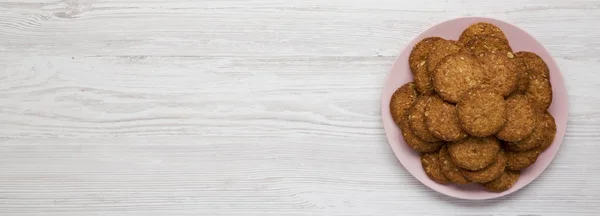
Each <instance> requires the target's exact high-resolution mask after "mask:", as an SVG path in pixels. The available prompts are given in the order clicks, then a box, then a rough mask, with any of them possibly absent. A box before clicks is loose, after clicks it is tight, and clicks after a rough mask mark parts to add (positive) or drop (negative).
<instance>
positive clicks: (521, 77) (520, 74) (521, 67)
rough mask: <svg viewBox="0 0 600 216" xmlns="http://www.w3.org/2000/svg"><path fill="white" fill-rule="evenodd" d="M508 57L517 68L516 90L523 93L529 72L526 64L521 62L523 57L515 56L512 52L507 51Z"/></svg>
mask: <svg viewBox="0 0 600 216" xmlns="http://www.w3.org/2000/svg"><path fill="white" fill-rule="evenodd" d="M507 56H508V58H510V59H511V60H512V61H513V63H514V64H515V67H516V69H517V92H519V93H523V92H525V91H527V88H529V73H528V70H527V65H525V62H523V59H521V58H519V57H517V56H516V55H515V54H514V53H512V52H508V53H507Z"/></svg>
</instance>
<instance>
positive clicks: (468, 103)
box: [456, 88, 507, 137]
mask: <svg viewBox="0 0 600 216" xmlns="http://www.w3.org/2000/svg"><path fill="white" fill-rule="evenodd" d="M456 108H457V111H458V119H459V120H460V123H461V124H462V127H463V129H464V130H465V131H466V132H467V133H469V134H471V135H473V136H478V137H487V136H490V135H493V134H495V133H496V132H498V131H500V129H502V127H504V124H505V123H506V120H507V117H506V114H507V113H506V101H504V97H502V96H501V95H499V94H498V93H497V92H495V91H494V90H492V89H489V88H477V89H473V90H471V91H469V92H468V93H466V94H465V96H464V97H463V98H462V99H461V100H460V102H459V103H458V104H457V106H456Z"/></svg>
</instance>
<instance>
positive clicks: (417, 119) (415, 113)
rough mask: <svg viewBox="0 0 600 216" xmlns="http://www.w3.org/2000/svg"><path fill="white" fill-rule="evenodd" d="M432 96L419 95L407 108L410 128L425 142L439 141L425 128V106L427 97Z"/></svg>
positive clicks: (427, 100)
mask: <svg viewBox="0 0 600 216" xmlns="http://www.w3.org/2000/svg"><path fill="white" fill-rule="evenodd" d="M432 97H433V96H429V95H423V96H421V97H420V98H418V99H417V101H416V102H415V104H414V105H413V106H412V107H411V108H410V109H409V110H408V122H409V123H410V128H411V129H412V131H413V132H414V133H415V135H417V136H418V137H419V138H421V139H422V140H425V141H427V142H437V141H440V140H439V139H438V138H435V136H433V134H432V133H431V132H429V129H427V124H426V123H425V108H426V107H427V103H428V102H429V99H431V98H432Z"/></svg>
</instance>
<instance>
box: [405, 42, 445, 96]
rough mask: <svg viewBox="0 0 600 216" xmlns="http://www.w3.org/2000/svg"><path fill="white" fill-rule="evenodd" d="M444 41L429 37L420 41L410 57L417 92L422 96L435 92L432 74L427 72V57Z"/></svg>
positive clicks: (409, 61)
mask: <svg viewBox="0 0 600 216" xmlns="http://www.w3.org/2000/svg"><path fill="white" fill-rule="evenodd" d="M441 41H444V39H443V38H441V37H428V38H425V39H423V40H421V41H419V42H418V43H417V44H416V45H415V46H414V47H413V49H412V51H411V53H410V56H409V57H408V63H409V65H410V70H411V71H412V73H413V76H414V80H415V83H418V84H417V85H416V87H417V91H419V93H421V94H429V93H432V92H433V86H432V85H431V75H430V74H431V73H430V72H429V71H428V70H427V56H428V55H429V52H430V51H431V50H433V48H434V47H435V46H436V45H437V44H438V43H440V42H441Z"/></svg>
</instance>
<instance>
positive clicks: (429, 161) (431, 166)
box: [421, 152, 449, 184]
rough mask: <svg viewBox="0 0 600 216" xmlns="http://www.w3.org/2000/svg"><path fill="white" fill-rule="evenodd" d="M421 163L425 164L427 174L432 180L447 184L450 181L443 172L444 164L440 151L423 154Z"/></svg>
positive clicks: (424, 168)
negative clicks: (439, 155) (439, 154)
mask: <svg viewBox="0 0 600 216" xmlns="http://www.w3.org/2000/svg"><path fill="white" fill-rule="evenodd" d="M421 164H422V165H423V170H425V174H427V176H429V178H430V179H431V180H433V181H435V182H437V183H440V184H447V183H448V182H449V180H448V178H446V176H445V175H444V173H442V164H441V163H440V159H439V157H438V152H432V153H424V154H422V155H421Z"/></svg>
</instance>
